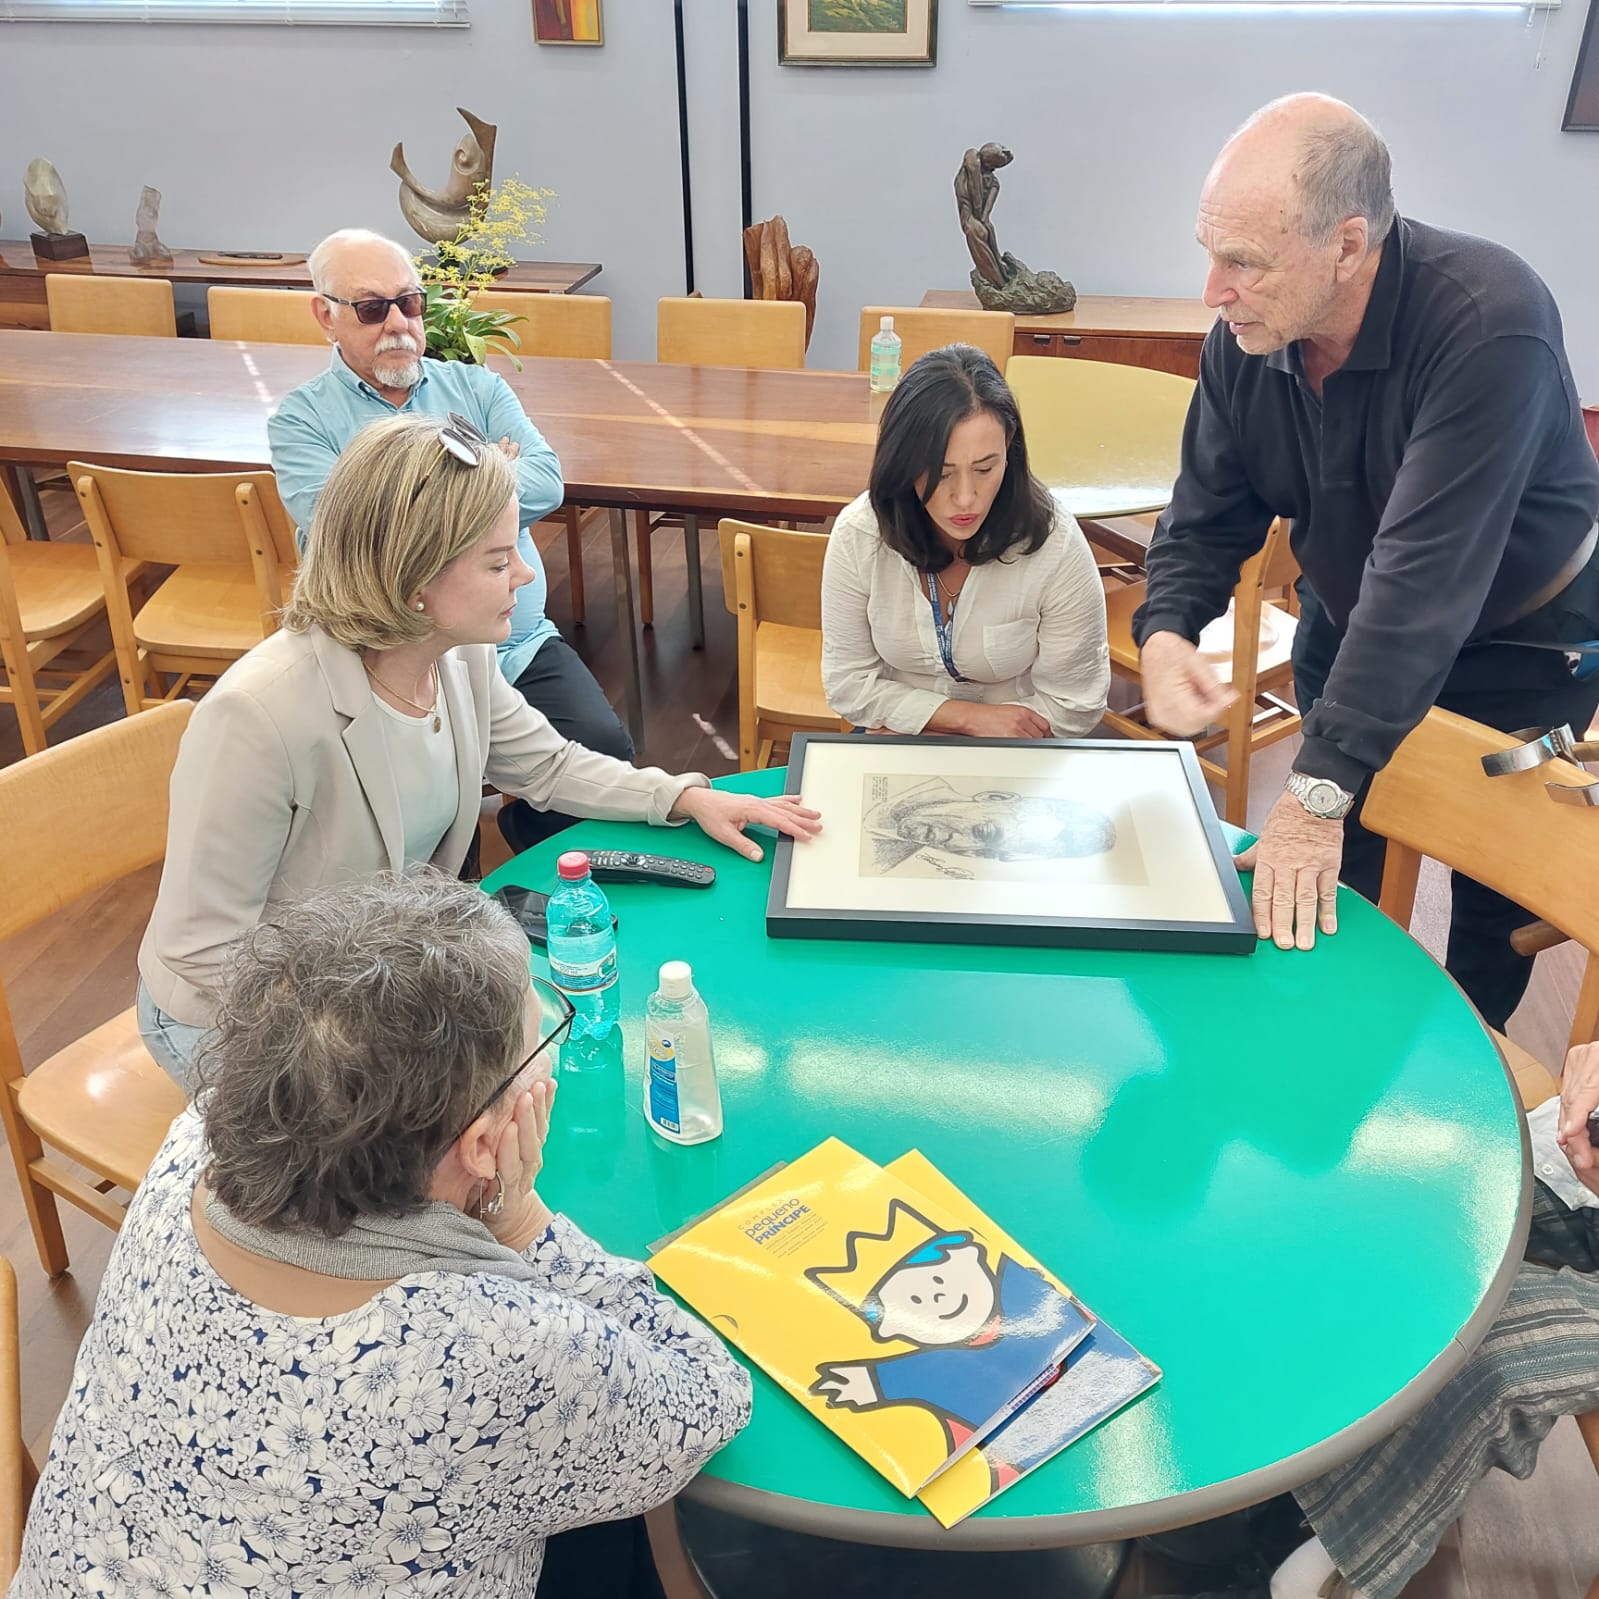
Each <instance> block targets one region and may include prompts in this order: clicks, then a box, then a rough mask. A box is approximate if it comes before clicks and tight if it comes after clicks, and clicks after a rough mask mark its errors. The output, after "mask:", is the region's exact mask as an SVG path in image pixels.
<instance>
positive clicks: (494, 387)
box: [267, 345, 566, 683]
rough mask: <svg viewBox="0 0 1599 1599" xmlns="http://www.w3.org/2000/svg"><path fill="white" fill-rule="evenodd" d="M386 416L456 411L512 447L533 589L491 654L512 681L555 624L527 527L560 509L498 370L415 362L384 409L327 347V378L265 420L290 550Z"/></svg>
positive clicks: (555, 467) (555, 471)
mask: <svg viewBox="0 0 1599 1599" xmlns="http://www.w3.org/2000/svg"><path fill="white" fill-rule="evenodd" d="M396 411H419V412H421V413H423V414H424V415H426V416H438V417H442V416H446V415H447V414H448V413H449V412H451V411H459V412H460V413H461V415H462V416H464V417H465V418H466V419H467V420H468V421H469V422H471V423H472V424H473V425H474V426H476V427H478V428H481V429H482V431H483V432H484V434H485V435H487V437H488V438H490V439H492V440H495V441H496V442H497V441H498V440H500V439H502V438H510V439H512V440H514V441H515V442H516V443H517V444H519V445H520V446H521V447H522V453H521V455H520V456H519V457H518V459H517V461H516V463H515V464H516V482H517V499H518V502H519V504H520V507H521V512H522V532H521V536H520V537H519V538H518V540H517V551H518V553H519V554H520V555H521V557H522V559H523V560H524V561H526V562H527V564H528V566H529V567H530V568H531V569H532V571H533V581H532V582H531V583H528V584H526V585H525V586H524V587H522V588H520V589H518V590H517V591H516V609H515V610H514V611H513V612H512V613H511V636H510V637H509V638H508V639H506V641H505V642H504V643H503V644H502V645H500V650H499V654H500V671H501V672H502V673H503V674H504V676H505V678H506V679H507V681H509V682H512V683H514V682H515V681H516V680H517V678H518V677H519V676H521V674H522V672H523V671H524V670H525V668H526V667H527V663H528V662H529V661H531V660H532V659H533V657H534V656H535V655H536V654H537V653H538V652H539V649H540V648H541V646H542V645H543V644H544V642H545V641H546V640H547V639H552V638H554V637H555V636H556V628H555V624H554V623H553V622H552V621H551V620H550V619H549V617H547V616H546V615H545V614H544V604H545V600H546V598H547V597H548V595H549V582H548V580H547V579H546V578H545V576H544V563H543V562H542V561H541V560H540V559H539V552H538V549H537V548H536V546H535V545H534V543H533V535H532V534H531V533H530V532H529V531H528V526H529V524H530V523H533V522H537V521H539V520H540V519H541V518H543V517H546V516H548V515H549V514H550V512H551V511H553V510H554V509H555V508H556V506H558V505H559V504H560V503H561V501H562V500H563V499H564V498H565V495H566V486H565V484H564V483H562V481H561V463H560V462H559V461H557V460H556V458H555V452H554V451H553V450H552V449H551V448H550V447H549V445H548V444H546V443H545V442H544V439H543V436H542V435H541V434H540V433H539V430H538V429H537V428H536V427H534V426H533V424H532V423H531V422H530V421H528V417H527V412H526V411H524V410H523V409H522V405H521V402H520V401H519V400H518V399H517V397H516V396H515V395H514V394H513V393H512V392H511V385H510V384H509V383H507V382H506V381H505V379H504V378H502V377H501V376H500V375H499V373H498V372H491V371H490V370H489V369H488V368H487V367H485V366H467V365H465V364H463V363H462V362H459V361H423V363H422V378H421V381H420V382H419V383H418V384H417V386H416V387H415V388H414V389H412V390H411V392H410V394H408V395H407V396H406V400H405V404H404V405H400V406H394V405H390V404H389V402H388V401H387V400H385V399H384V398H383V396H382V395H381V394H379V393H378V391H377V390H376V389H374V388H372V387H371V385H369V384H367V383H364V382H362V381H361V379H360V378H358V377H357V376H356V375H355V373H354V372H352V371H351V370H350V369H349V367H348V366H346V365H345V364H344V357H343V356H341V355H340V354H339V347H338V346H337V345H334V347H333V359H332V360H331V361H330V362H329V363H328V369H327V371H326V372H324V373H322V374H321V375H320V376H319V377H314V378H312V379H311V381H310V382H309V383H302V384H301V385H300V386H299V388H297V389H294V390H292V391H291V392H290V393H288V394H286V395H284V397H283V403H282V405H280V406H279V407H278V409H277V411H276V413H275V414H274V415H273V416H272V417H271V419H270V420H269V421H268V422H267V439H268V441H269V442H270V444H271V447H272V470H273V472H274V473H275V474H276V475H277V480H278V493H279V494H280V495H281V496H282V497H283V503H284V505H285V506H287V507H288V512H289V515H290V516H292V517H293V518H294V522H295V526H296V527H297V528H298V529H299V532H298V534H297V537H298V538H299V541H300V548H301V549H304V548H305V541H306V534H307V533H308V531H309V530H310V527H311V513H312V512H313V511H314V510H315V509H316V502H317V496H318V495H319V494H320V493H321V492H322V485H323V484H324V483H326V482H327V480H328V474H329V473H330V472H332V470H333V463H334V462H335V461H336V460H337V459H338V458H339V452H340V451H341V450H342V449H343V448H344V446H345V445H346V444H348V443H349V442H350V440H351V439H352V438H354V437H355V435H356V434H357V433H359V432H360V431H361V429H362V428H364V427H365V426H366V425H367V424H368V423H369V422H376V421H379V420H380V419H381V418H383V417H386V416H393V415H394V414H395V412H396Z"/></svg>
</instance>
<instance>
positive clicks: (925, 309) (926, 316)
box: [857, 305, 1016, 372]
mask: <svg viewBox="0 0 1599 1599" xmlns="http://www.w3.org/2000/svg"><path fill="white" fill-rule="evenodd" d="M885 316H891V317H893V319H894V331H895V332H896V333H897V334H898V335H899V341H900V350H899V369H900V371H901V372H905V371H907V370H908V369H909V367H910V365H911V363H912V362H913V361H918V360H920V359H921V358H922V356H924V355H926V354H927V352H928V351H929V350H941V349H943V347H944V346H945V345H946V344H975V345H976V346H977V348H978V349H979V350H981V351H983V353H984V354H985V355H987V356H988V357H989V359H990V360H992V361H993V363H994V365H995V366H997V367H998V368H999V369H1000V371H1001V372H1003V371H1004V370H1005V365H1006V363H1007V362H1008V361H1009V360H1010V353H1011V348H1012V346H1013V345H1014V344H1015V342H1016V318H1015V317H1013V316H1012V315H1011V314H1010V312H1009V311H941V310H938V309H936V308H934V307H931V306H920V305H869V306H867V307H865V309H863V310H862V312H861V337H860V351H859V360H858V362H857V365H858V366H859V368H860V370H861V371H862V372H869V371H871V369H872V339H873V338H874V337H875V336H876V333H877V330H878V328H880V327H881V326H882V324H883V318H884V317H885Z"/></svg>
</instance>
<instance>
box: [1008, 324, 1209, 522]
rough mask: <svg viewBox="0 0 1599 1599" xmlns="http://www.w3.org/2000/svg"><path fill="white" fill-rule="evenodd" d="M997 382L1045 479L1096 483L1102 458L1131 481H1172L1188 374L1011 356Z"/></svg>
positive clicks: (1189, 391) (1190, 385)
mask: <svg viewBox="0 0 1599 1599" xmlns="http://www.w3.org/2000/svg"><path fill="white" fill-rule="evenodd" d="M1005 381H1006V382H1007V383H1009V384H1010V387H1011V392H1012V393H1013V394H1014V395H1015V396H1016V404H1017V408H1018V409H1019V410H1020V411H1021V415H1022V425H1023V427H1024V428H1025V429H1026V430H1027V452H1028V459H1029V461H1030V463H1031V465H1032V468H1033V471H1034V472H1035V473H1036V474H1037V475H1038V476H1039V477H1040V478H1042V479H1043V480H1044V481H1045V482H1046V483H1050V484H1055V485H1068V484H1072V483H1078V482H1099V481H1101V480H1102V478H1103V475H1104V463H1105V462H1106V461H1107V460H1113V461H1115V462H1117V463H1118V465H1119V467H1121V468H1122V469H1124V470H1125V471H1127V472H1132V473H1136V474H1137V476H1138V479H1139V480H1145V479H1147V480H1151V481H1153V480H1154V479H1157V478H1158V479H1160V480H1162V481H1164V482H1166V483H1168V484H1170V483H1174V482H1176V480H1177V467H1178V461H1179V456H1180V453H1181V445H1182V436H1183V423H1184V421H1185V420H1186V419H1187V416H1188V406H1189V402H1190V401H1191V400H1192V399H1193V395H1194V380H1193V379H1192V378H1183V377H1177V376H1175V375H1174V374H1173V373H1170V372H1155V371H1152V370H1151V369H1149V368H1148V367H1141V366H1118V365H1114V364H1112V363H1111V362H1109V361H1083V360H1075V359H1062V358H1061V357H1060V356H1052V355H1015V356H1012V357H1011V360H1010V364H1009V365H1008V366H1007V367H1006V368H1005ZM1128 481H1133V479H1132V478H1129V479H1128ZM1162 503H1164V502H1162Z"/></svg>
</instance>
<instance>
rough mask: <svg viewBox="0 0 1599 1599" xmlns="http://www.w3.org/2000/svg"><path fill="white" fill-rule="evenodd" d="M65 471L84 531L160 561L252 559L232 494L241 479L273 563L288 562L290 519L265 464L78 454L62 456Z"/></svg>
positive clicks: (120, 550) (137, 557)
mask: <svg viewBox="0 0 1599 1599" xmlns="http://www.w3.org/2000/svg"><path fill="white" fill-rule="evenodd" d="M67 472H68V475H69V476H70V477H71V479H72V482H73V486H74V487H75V488H76V489H77V493H78V500H79V502H80V503H81V504H82V506H83V514H84V519H85V520H86V521H87V522H88V524H89V532H90V535H91V536H92V537H93V538H94V540H95V542H96V543H97V544H98V543H102V542H103V543H104V544H105V546H106V547H107V548H108V549H109V550H110V551H111V552H112V553H113V554H115V555H120V556H123V557H125V558H127V559H129V560H134V561H159V562H161V563H162V564H163V565H167V566H183V565H185V564H186V563H189V562H195V563H201V564H204V565H208V566H234V565H244V566H249V565H252V564H253V562H252V556H251V549H250V537H249V532H248V531H247V524H246V522H245V520H244V511H243V508H242V506H241V503H240V500H239V496H238V490H239V488H240V487H241V485H248V486H249V487H250V489H251V490H252V493H253V496H254V498H255V500H256V503H257V506H258V508H259V511H260V515H261V517H262V518H263V519H264V521H265V524H266V529H267V532H268V534H269V536H270V537H271V538H272V541H273V544H274V546H275V548H276V551H277V560H278V564H279V565H280V566H284V567H292V566H293V565H294V562H295V554H294V549H295V546H294V525H293V523H292V522H290V520H289V515H288V512H287V511H285V510H284V508H283V501H282V500H281V499H280V498H279V497H278V486H277V480H276V479H275V478H274V477H273V476H272V474H271V473H270V472H126V471H123V470H122V469H121V468H118V467H108V466H95V465H93V464H92V463H89V462H85V461H72V462H69V463H68V466H67Z"/></svg>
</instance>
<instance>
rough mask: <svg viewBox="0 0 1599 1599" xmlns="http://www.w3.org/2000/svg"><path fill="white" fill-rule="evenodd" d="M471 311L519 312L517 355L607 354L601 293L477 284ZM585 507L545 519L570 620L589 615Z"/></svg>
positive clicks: (600, 357) (606, 310)
mask: <svg viewBox="0 0 1599 1599" xmlns="http://www.w3.org/2000/svg"><path fill="white" fill-rule="evenodd" d="M472 309H473V310H475V311H509V312H510V313H511V315H512V316H519V317H521V318H522V321H520V322H518V323H517V324H516V325H515V326H514V327H513V328H512V329H511V331H512V332H513V333H515V334H516V336H517V337H518V338H519V339H520V340H521V341H522V342H521V345H520V346H519V347H518V348H517V349H516V351H515V352H514V353H515V354H516V355H517V356H518V357H521V356H524V355H526V356H535V357H537V356H557V357H561V358H564V359H565V360H569V361H609V360H610V359H611V299H610V296H609V295H606V294H530V293H526V292H520V293H519V292H518V291H516V290H514V289H480V290H479V291H478V292H477V293H476V294H475V295H473V296H472ZM588 515H589V508H588V507H586V506H581V505H563V506H561V507H559V509H557V510H554V511H551V512H550V514H549V515H548V516H547V517H546V518H545V521H547V522H559V523H560V524H561V526H562V527H564V528H565V529H566V570H567V580H568V582H569V583H570V585H571V589H572V620H573V621H574V622H579V623H581V622H582V621H583V620H584V618H585V617H586V616H587V615H588V601H587V598H586V597H585V595H584V592H583V523H584V519H585V518H586V517H587V516H588Z"/></svg>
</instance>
